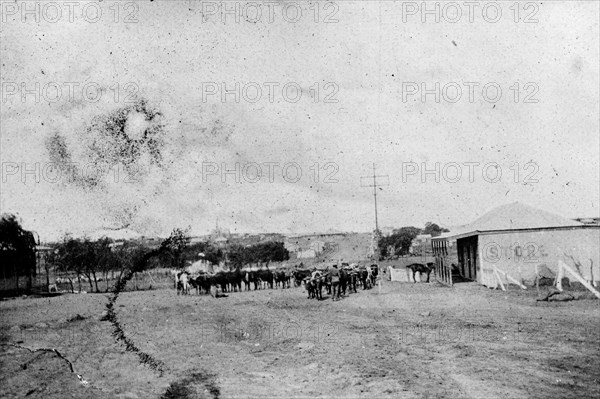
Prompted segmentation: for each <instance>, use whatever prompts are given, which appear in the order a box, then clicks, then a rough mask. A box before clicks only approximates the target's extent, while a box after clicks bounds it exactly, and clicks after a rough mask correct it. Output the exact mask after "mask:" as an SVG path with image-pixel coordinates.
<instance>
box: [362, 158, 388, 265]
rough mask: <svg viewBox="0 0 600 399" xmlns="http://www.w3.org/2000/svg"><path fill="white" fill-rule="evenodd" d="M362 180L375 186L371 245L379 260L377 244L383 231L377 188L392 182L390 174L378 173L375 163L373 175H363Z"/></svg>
mask: <svg viewBox="0 0 600 399" xmlns="http://www.w3.org/2000/svg"><path fill="white" fill-rule="evenodd" d="M365 179H368V180H365ZM361 180H363V181H365V182H366V183H368V184H366V183H363V181H361V186H362V187H373V200H374V203H375V231H374V232H373V237H372V242H371V245H372V246H373V256H374V257H375V260H376V261H378V260H379V248H378V246H377V242H378V241H379V236H380V234H381V233H380V231H379V220H378V217H377V189H378V188H379V189H381V188H380V187H383V186H388V185H389V184H390V183H389V176H388V175H377V173H376V168H375V164H373V175H372V176H363V177H361Z"/></svg>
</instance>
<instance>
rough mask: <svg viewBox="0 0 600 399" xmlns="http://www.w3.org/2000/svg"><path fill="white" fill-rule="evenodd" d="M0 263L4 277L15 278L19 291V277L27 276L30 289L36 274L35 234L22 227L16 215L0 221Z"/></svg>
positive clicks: (4, 217) (7, 215)
mask: <svg viewBox="0 0 600 399" xmlns="http://www.w3.org/2000/svg"><path fill="white" fill-rule="evenodd" d="M0 262H1V263H2V268H3V272H4V275H6V274H7V273H8V275H9V276H14V277H15V279H16V288H17V290H18V289H19V276H22V275H27V276H29V279H28V283H27V285H28V287H27V288H28V289H31V285H32V284H31V280H32V278H31V276H32V275H33V274H35V267H36V243H35V238H34V236H33V233H32V232H31V231H27V230H25V229H23V228H22V227H21V223H20V221H19V220H18V219H17V217H16V216H15V215H9V214H4V215H2V218H1V219H0Z"/></svg>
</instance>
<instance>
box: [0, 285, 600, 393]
mask: <svg viewBox="0 0 600 399" xmlns="http://www.w3.org/2000/svg"><path fill="white" fill-rule="evenodd" d="M327 298H328V297H327ZM106 302H107V296H106V295H102V294H93V295H92V294H87V295H63V296H60V297H55V298H38V299H33V298H27V299H15V300H9V301H4V302H0V311H1V326H0V327H1V334H2V335H1V338H2V343H3V345H2V346H1V347H0V348H1V353H0V360H1V368H2V373H1V377H0V397H3V398H13V397H14V398H16V397H19V398H20V397H32V398H36V397H37V398H68V397H73V398H84V397H85V398H151V397H156V398H160V397H190V398H195V397H206V398H211V397H223V398H246V397H252V398H255V397H311V398H312V397H377V398H382V397H389V398H477V399H479V398H503V399H506V398H524V397H527V398H548V397H557V398H558V397H560V398H584V397H598V396H600V336H599V330H598V326H599V325H600V310H599V307H598V301H597V300H592V299H583V300H579V301H572V302H561V303H553V302H550V303H548V302H536V301H535V293H533V292H519V291H509V292H501V291H491V290H488V289H486V288H484V287H482V286H478V285H476V284H474V283H465V284H457V285H456V286H455V287H454V288H447V287H442V286H440V285H437V284H436V283H432V284H410V283H390V282H387V281H384V282H383V287H382V290H381V292H379V290H378V289H377V288H375V289H372V290H367V291H362V290H360V289H359V292H358V293H356V294H351V295H349V296H348V297H346V298H343V299H342V300H341V301H339V302H332V301H331V300H329V299H326V300H323V301H316V300H309V299H306V296H305V293H304V292H303V290H302V289H301V288H292V289H286V290H281V289H280V290H263V291H250V292H240V293H231V294H230V295H229V296H228V297H226V298H218V299H215V298H213V297H210V296H196V295H189V296H177V295H176V294H175V291H174V290H167V289H161V290H151V291H139V292H127V293H123V294H122V295H121V297H120V298H119V300H118V302H117V305H116V309H117V313H118V317H119V320H120V321H121V324H122V325H123V328H124V330H125V331H126V333H127V335H128V336H129V337H130V338H131V339H132V340H133V341H134V342H135V343H136V345H137V346H138V347H139V348H140V349H141V350H143V351H144V352H147V353H149V354H151V355H152V356H154V357H155V358H156V359H158V360H160V361H162V362H164V364H165V373H164V375H163V376H162V377H161V376H159V375H158V374H157V373H155V372H153V371H152V370H150V369H149V368H147V367H145V366H143V365H140V364H139V361H138V357H137V356H136V355H134V354H132V353H129V352H125V351H124V348H123V347H122V346H121V345H119V344H118V343H117V342H116V341H115V339H114V338H113V337H112V336H111V331H112V329H111V325H110V323H108V322H106V321H100V316H101V314H102V312H103V311H104V310H105V304H106ZM77 315H79V316H81V317H78V316H77ZM7 343H10V344H11V345H7ZM13 344H14V345H18V346H20V347H26V348H30V349H35V348H56V349H57V350H58V351H59V353H60V354H61V355H62V356H63V357H64V358H65V359H67V360H68V361H69V362H71V364H72V366H73V370H74V373H71V371H70V368H69V365H68V362H67V360H64V359H62V358H60V357H59V356H58V355H57V354H56V353H53V352H33V353H32V352H30V351H29V350H26V349H22V348H20V347H16V346H12V345H13ZM76 374H79V375H81V378H82V379H83V380H85V381H87V382H88V383H87V384H84V383H82V381H81V380H79V379H78V377H77V375H76ZM27 395H28V396H27Z"/></svg>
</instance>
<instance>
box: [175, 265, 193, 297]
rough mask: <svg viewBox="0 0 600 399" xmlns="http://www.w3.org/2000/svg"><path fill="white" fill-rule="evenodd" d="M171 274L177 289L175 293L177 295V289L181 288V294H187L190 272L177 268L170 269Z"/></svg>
mask: <svg viewBox="0 0 600 399" xmlns="http://www.w3.org/2000/svg"><path fill="white" fill-rule="evenodd" d="M171 274H172V275H173V277H174V278H175V289H176V290H177V295H179V291H180V289H181V294H182V295H183V294H189V293H190V274H189V273H188V272H185V271H184V272H180V271H178V270H171Z"/></svg>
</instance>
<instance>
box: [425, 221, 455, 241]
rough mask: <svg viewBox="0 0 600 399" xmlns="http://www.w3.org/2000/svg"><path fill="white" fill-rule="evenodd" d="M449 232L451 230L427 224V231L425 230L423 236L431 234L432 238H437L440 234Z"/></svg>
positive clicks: (430, 223)
mask: <svg viewBox="0 0 600 399" xmlns="http://www.w3.org/2000/svg"><path fill="white" fill-rule="evenodd" d="M449 231H450V230H448V229H445V228H443V227H440V226H438V225H437V224H435V223H432V222H427V223H425V229H424V230H423V234H430V235H431V236H432V237H437V236H439V235H440V234H442V233H447V232H449Z"/></svg>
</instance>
